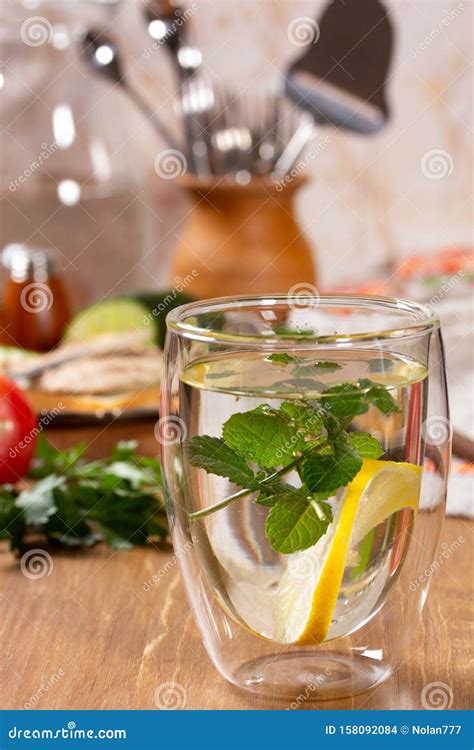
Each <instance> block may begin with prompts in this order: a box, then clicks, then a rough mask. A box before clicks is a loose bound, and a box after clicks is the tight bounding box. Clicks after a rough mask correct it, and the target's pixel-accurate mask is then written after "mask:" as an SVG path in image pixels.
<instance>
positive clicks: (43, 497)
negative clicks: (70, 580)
mask: <svg viewBox="0 0 474 750" xmlns="http://www.w3.org/2000/svg"><path fill="white" fill-rule="evenodd" d="M136 448H137V443H136V442H134V441H130V442H120V443H117V445H116V446H115V448H114V449H113V451H112V453H111V455H110V456H109V457H108V458H106V459H102V460H98V461H85V460H84V452H85V446H83V445H79V446H76V447H74V448H72V449H71V450H69V451H58V450H56V448H54V447H53V446H52V445H51V444H50V443H49V442H48V441H47V440H46V439H45V438H44V437H43V436H42V439H41V440H40V442H39V445H38V450H37V454H36V458H35V460H34V462H33V464H32V466H31V468H30V471H29V474H28V478H29V479H32V480H36V481H35V482H34V483H32V484H31V486H28V487H27V488H26V489H19V488H18V487H15V486H12V485H0V539H4V540H8V541H9V542H10V546H11V548H12V550H18V551H19V552H20V553H21V552H22V551H23V550H24V549H25V548H26V547H27V546H29V542H28V540H29V539H30V538H31V537H32V536H34V537H35V538H36V537H37V536H38V535H40V536H42V537H43V538H44V540H45V542H46V543H54V544H58V545H61V546H66V547H83V546H90V545H92V544H95V543H96V542H98V541H101V540H103V541H105V542H107V543H108V544H110V545H112V546H113V547H116V548H128V547H132V546H134V545H143V544H145V543H146V542H147V541H149V540H153V539H157V540H161V539H164V538H165V537H166V536H167V533H168V531H167V525H166V518H165V514H164V508H163V504H162V499H161V494H160V488H161V472H160V464H159V461H158V459H154V458H145V457H143V456H139V455H137V453H136Z"/></svg>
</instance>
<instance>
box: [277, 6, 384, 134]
mask: <svg viewBox="0 0 474 750" xmlns="http://www.w3.org/2000/svg"><path fill="white" fill-rule="evenodd" d="M310 36H311V37H312V38H311V41H310V42H309V43H308V45H307V47H306V49H305V52H304V55H303V57H301V58H300V59H299V60H297V61H296V62H295V63H293V65H292V66H291V67H290V69H289V71H288V73H287V75H286V80H285V89H286V93H287V94H288V96H289V98H290V99H292V100H293V101H294V102H296V103H297V104H298V105H299V106H300V107H303V108H305V109H307V110H308V111H309V112H311V114H312V115H313V116H314V117H315V119H316V121H317V122H321V123H326V124H328V125H333V126H336V127H340V128H345V129H347V130H353V131H356V132H359V133H365V134H370V133H376V132H377V131H379V130H380V129H381V128H382V127H383V126H384V125H385V123H386V121H387V119H388V116H389V108H388V104H387V101H386V96H385V83H386V79H387V75H388V71H389V66H390V60H391V56H392V48H393V31H392V25H391V22H390V19H389V16H388V13H387V12H386V10H385V8H384V6H383V4H382V3H381V2H380V0H366V2H365V3H363V4H361V3H360V2H357V0H334V1H333V2H331V3H329V4H328V5H327V7H326V9H325V11H324V13H323V15H322V17H321V19H320V21H319V23H316V22H314V27H313V29H312V33H311V34H310Z"/></svg>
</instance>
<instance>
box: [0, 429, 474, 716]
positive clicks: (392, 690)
mask: <svg viewBox="0 0 474 750" xmlns="http://www.w3.org/2000/svg"><path fill="white" fill-rule="evenodd" d="M49 437H50V439H51V440H52V441H53V442H54V443H55V444H56V445H58V446H59V447H61V446H63V447H65V446H67V445H72V444H74V443H76V442H78V441H80V440H85V441H87V443H88V444H89V445H90V450H89V454H90V455H91V456H94V457H97V456H100V455H105V453H106V452H108V450H109V449H110V447H111V445H112V444H113V443H114V442H115V441H116V440H118V439H131V438H137V439H139V440H140V444H141V448H142V450H143V451H144V452H149V453H155V452H156V443H155V441H154V438H153V423H152V422H141V423H122V424H120V423H116V424H114V425H112V426H110V427H108V428H107V429H103V428H95V429H92V428H87V429H75V430H67V431H66V430H64V431H63V430H51V431H50V433H49ZM473 528H474V524H473V523H472V522H468V521H466V520H465V519H458V518H450V519H447V520H446V522H445V525H444V529H443V534H442V541H443V539H444V540H446V541H448V542H449V541H451V540H452V539H454V538H457V537H459V535H463V536H464V537H465V539H466V540H468V539H469V538H470V532H472V530H473ZM170 560H171V564H168V565H167V566H166V573H165V574H164V575H163V576H160V581H159V583H158V584H157V585H155V586H154V587H153V588H152V589H151V590H150V591H146V590H145V589H144V582H145V581H146V580H147V579H149V578H150V577H151V576H152V575H153V574H155V573H157V572H159V571H162V570H165V568H164V566H165V564H166V563H167V561H170ZM173 560H174V559H173V558H172V551H171V549H170V548H169V547H168V548H167V549H166V550H163V551H161V552H157V551H156V550H155V549H153V548H149V549H135V550H131V551H114V550H111V549H110V548H107V547H105V546H103V545H100V546H98V547H96V548H95V549H92V550H90V551H87V552H80V553H64V554H57V555H55V556H54V565H53V568H52V571H51V574H50V575H48V576H45V577H43V578H41V579H37V580H31V579H28V578H26V577H24V576H23V575H22V573H21V571H20V569H19V565H18V560H15V559H14V558H13V557H12V555H11V554H10V552H9V551H8V549H7V548H6V546H2V547H1V551H0V598H1V600H2V617H1V625H0V628H1V643H2V656H1V660H0V662H1V663H0V707H1V708H3V709H15V708H16V709H17V708H23V707H26V708H34V707H36V708H41V709H155V708H156V704H155V691H156V689H157V688H158V686H160V685H161V684H163V683H165V682H174V683H178V684H179V686H181V689H182V691H183V694H184V695H185V696H186V706H185V707H186V708H189V709H249V708H251V709H266V708H269V709H276V708H280V709H281V708H284V707H285V704H284V703H282V702H281V701H272V700H264V699H258V698H256V697H255V696H254V695H250V694H246V693H244V692H240V691H239V690H237V689H236V688H233V687H232V686H231V685H229V684H227V683H226V682H225V680H224V679H223V678H222V677H221V676H220V675H219V674H218V673H217V672H216V671H215V669H214V668H213V667H212V665H211V663H210V662H209V661H208V658H207V656H206V653H205V651H204V647H203V646H202V644H201V640H200V637H199V634H198V632H197V628H196V627H195V625H194V622H193V619H192V617H191V614H190V612H189V609H188V605H187V602H186V599H185V596H184V590H183V586H182V583H181V580H180V576H179V571H178V569H177V565H176V564H175V562H174V561H173ZM471 562H472V557H470V552H469V544H466V545H463V546H462V548H460V549H459V550H458V551H456V553H455V554H453V555H451V557H450V558H449V559H448V560H446V561H445V562H444V564H443V565H442V566H441V567H440V569H439V570H438V571H437V572H436V573H435V575H434V576H433V582H432V587H431V591H430V595H429V597H428V602H427V605H426V607H425V610H424V613H423V616H422V618H421V621H420V624H419V626H418V629H417V631H416V635H415V637H414V640H413V642H412V646H411V648H410V650H409V652H408V653H407V657H406V659H405V661H404V663H403V664H402V665H401V666H400V668H399V669H398V671H397V672H396V673H395V674H394V675H393V676H392V677H391V678H390V679H388V680H387V681H386V682H385V683H384V684H382V685H381V686H380V687H378V688H376V689H374V690H372V691H371V692H368V693H365V694H363V695H359V696H357V697H354V698H348V699H344V700H337V701H329V702H325V703H313V702H307V703H303V704H302V706H301V707H302V708H309V709H311V708H345V709H353V708H364V709H395V708H406V709H414V708H422V704H421V691H422V689H423V686H425V685H426V684H427V683H431V682H443V683H446V684H447V685H448V686H449V688H450V689H451V691H452V694H453V703H452V708H456V709H462V708H468V707H469V703H470V694H469V675H470V673H471V664H470V644H471V643H472V634H471V637H470V633H469V623H470V622H472V612H471V611H470V601H471V602H472V578H473V576H472V565H471Z"/></svg>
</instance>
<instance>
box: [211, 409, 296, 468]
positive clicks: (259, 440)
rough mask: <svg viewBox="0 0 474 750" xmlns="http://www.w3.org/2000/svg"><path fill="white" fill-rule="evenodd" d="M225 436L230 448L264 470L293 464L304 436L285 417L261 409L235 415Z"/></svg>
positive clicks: (225, 426) (224, 431)
mask: <svg viewBox="0 0 474 750" xmlns="http://www.w3.org/2000/svg"><path fill="white" fill-rule="evenodd" d="M222 436H223V438H224V440H225V442H226V444H227V445H228V446H229V448H232V449H233V450H234V451H235V452H236V453H239V454H240V455H241V456H243V457H244V458H246V459H247V461H251V462H252V463H256V464H258V465H259V466H260V467H262V468H263V469H270V468H272V467H274V466H281V465H285V464H286V463H289V462H290V461H291V460H292V458H293V456H294V455H295V452H296V451H298V450H301V448H302V446H303V439H302V436H301V435H298V434H297V432H296V430H295V429H293V428H292V427H291V426H290V425H289V424H288V421H287V420H286V419H285V418H284V417H283V416H282V415H281V414H278V413H276V414H265V413H264V412H262V411H261V410H255V411H248V412H244V413H239V414H233V415H232V416H231V417H230V419H228V420H227V422H225V424H224V426H223V428H222Z"/></svg>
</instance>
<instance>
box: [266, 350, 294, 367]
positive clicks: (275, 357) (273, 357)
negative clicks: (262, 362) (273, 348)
mask: <svg viewBox="0 0 474 750" xmlns="http://www.w3.org/2000/svg"><path fill="white" fill-rule="evenodd" d="M267 359H268V360H269V361H270V362H279V363H280V364H282V365H289V364H290V362H295V357H292V356H291V355H290V354H287V353H286V352H275V353H274V354H270V356H269V357H267Z"/></svg>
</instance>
